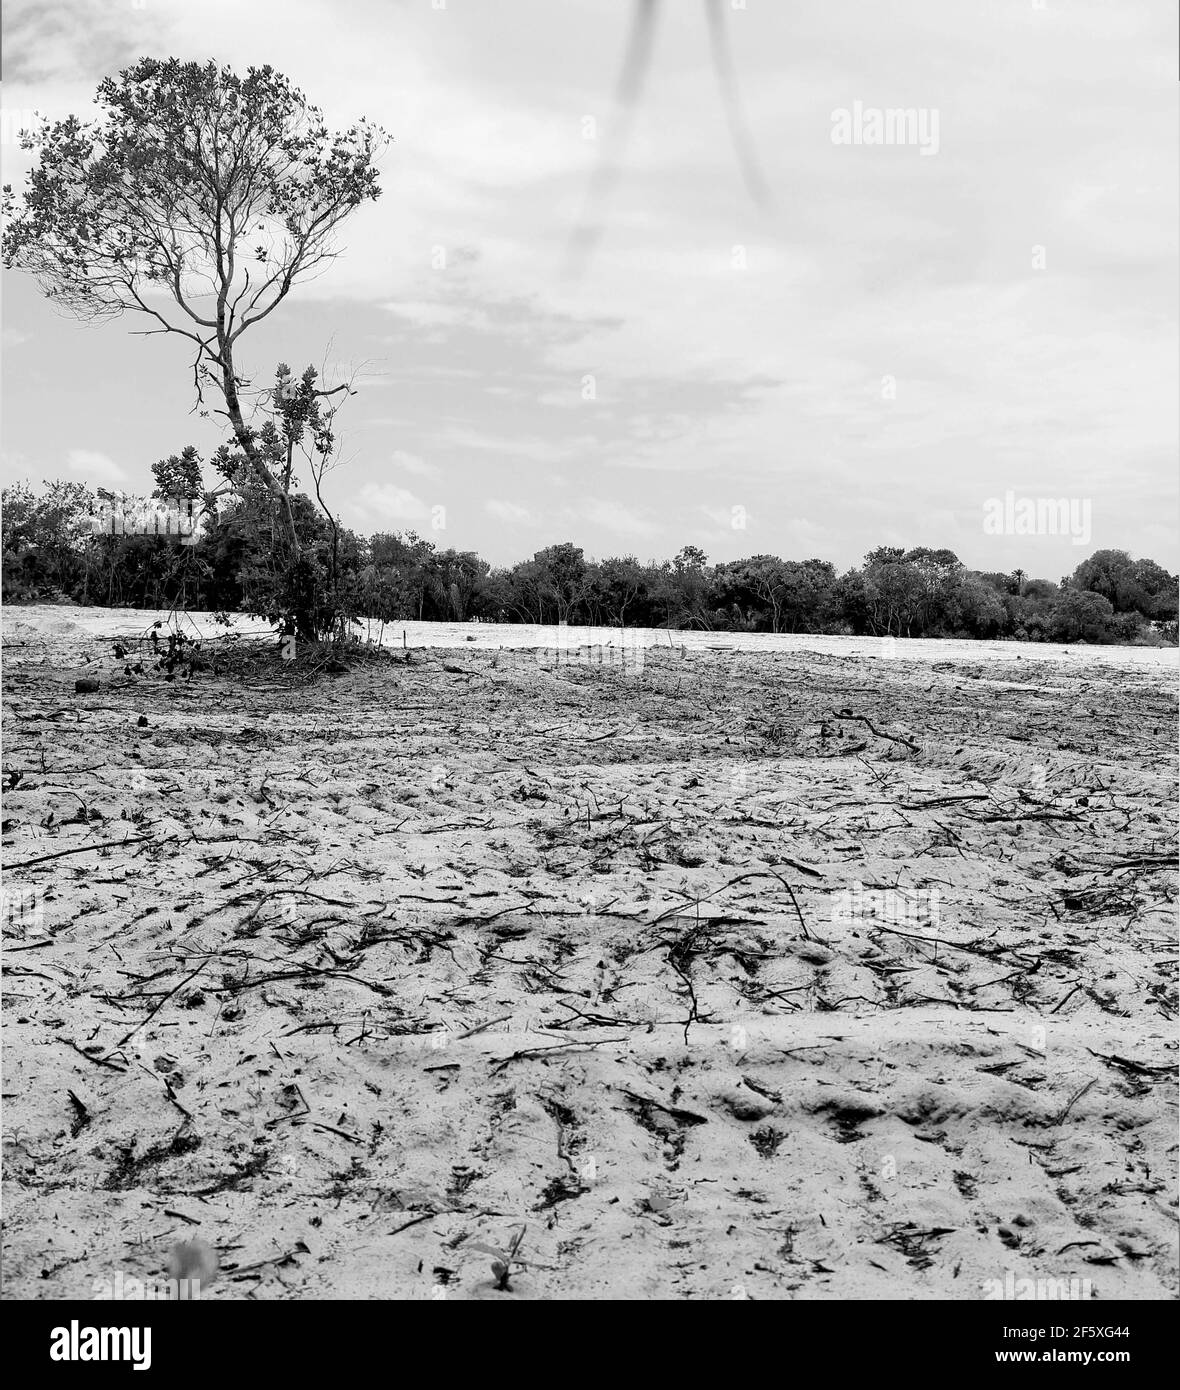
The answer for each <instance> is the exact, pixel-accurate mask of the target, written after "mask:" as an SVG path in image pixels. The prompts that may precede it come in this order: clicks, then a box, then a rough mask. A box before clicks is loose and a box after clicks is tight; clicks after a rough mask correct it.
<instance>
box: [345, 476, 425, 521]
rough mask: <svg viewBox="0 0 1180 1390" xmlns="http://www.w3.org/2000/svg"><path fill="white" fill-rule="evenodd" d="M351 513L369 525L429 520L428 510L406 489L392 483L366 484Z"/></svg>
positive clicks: (419, 499)
mask: <svg viewBox="0 0 1180 1390" xmlns="http://www.w3.org/2000/svg"><path fill="white" fill-rule="evenodd" d="M353 511H354V512H356V513H357V514H358V515H359V516H360V517H362V518H364V519H366V520H368V521H369V522H370V523H371V522H372V521H373V520H374V519H378V518H379V519H380V520H381V521H385V522H417V521H427V520H429V518H430V508H429V507H428V506H427V505H426V503H425V502H423V501H422V499H421V498H420V497H416V496H415V495H414V493H412V492H411V491H410V490H409V489H408V488H404V487H397V486H396V485H395V484H393V483H366V484H365V486H364V487H363V488H361V489H360V492H359V493H358V494H357V499H356V502H355V503H354V504H353Z"/></svg>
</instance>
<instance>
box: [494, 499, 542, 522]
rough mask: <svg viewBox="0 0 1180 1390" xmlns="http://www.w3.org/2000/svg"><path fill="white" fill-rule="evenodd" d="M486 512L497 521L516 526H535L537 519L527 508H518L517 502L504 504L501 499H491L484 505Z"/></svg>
mask: <svg viewBox="0 0 1180 1390" xmlns="http://www.w3.org/2000/svg"><path fill="white" fill-rule="evenodd" d="M484 510H485V511H486V512H487V513H488V515H489V516H494V517H495V518H496V520H497V521H507V522H511V523H512V524H513V525H516V526H535V525H536V524H537V522H536V518H535V517H534V516H533V514H532V512H530V511H529V509H528V508H527V507H521V506H518V505H517V503H515V502H502V501H500V499H499V498H496V497H491V498H489V499H488V501H487V502H486V503H485V504H484Z"/></svg>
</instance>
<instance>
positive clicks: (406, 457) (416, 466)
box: [389, 449, 438, 478]
mask: <svg viewBox="0 0 1180 1390" xmlns="http://www.w3.org/2000/svg"><path fill="white" fill-rule="evenodd" d="M389 462H390V465H391V466H392V467H393V468H394V469H396V470H397V471H398V472H399V473H412V474H413V475H414V476H415V477H416V478H437V477H438V469H437V468H436V467H435V466H434V464H433V463H427V462H426V460H425V459H424V458H421V457H420V456H419V455H418V454H408V453H406V451H405V450H404V449H395V450H394V451H393V453H392V454H390V456H389Z"/></svg>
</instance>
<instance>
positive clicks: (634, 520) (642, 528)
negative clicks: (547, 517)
mask: <svg viewBox="0 0 1180 1390" xmlns="http://www.w3.org/2000/svg"><path fill="white" fill-rule="evenodd" d="M578 515H579V516H581V517H583V518H584V519H585V520H586V521H589V522H592V523H593V524H594V525H595V526H601V527H602V528H603V530H605V531H613V532H614V533H615V534H616V535H619V536H658V535H659V534H660V533H661V531H662V530H663V527H662V526H658V525H657V524H656V523H655V522H654V521H648V520H646V519H645V518H643V517H641V516H638V515H637V514H636V513H635V512H633V511H631V510H630V509H629V508H627V507H624V506H622V504H621V503H618V502H604V501H602V500H601V499H599V498H587V499H586V501H585V502H584V503H583V504H582V506H581V507H580V508H579V509H578Z"/></svg>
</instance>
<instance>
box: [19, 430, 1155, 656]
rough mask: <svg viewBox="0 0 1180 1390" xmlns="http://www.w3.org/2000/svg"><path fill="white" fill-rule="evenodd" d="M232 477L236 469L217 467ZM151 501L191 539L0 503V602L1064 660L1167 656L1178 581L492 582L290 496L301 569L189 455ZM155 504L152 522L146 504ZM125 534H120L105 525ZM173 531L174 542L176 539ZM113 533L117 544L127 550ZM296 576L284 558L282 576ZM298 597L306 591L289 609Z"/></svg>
mask: <svg viewBox="0 0 1180 1390" xmlns="http://www.w3.org/2000/svg"><path fill="white" fill-rule="evenodd" d="M213 462H214V465H215V467H216V468H217V469H218V471H219V472H220V473H221V474H222V475H223V476H233V475H234V473H235V469H237V468H239V467H240V460H239V461H235V459H234V456H233V453H232V451H229V450H223V451H221V452H220V453H219V454H218V455H215V456H214V460H213ZM154 473H155V478H156V482H157V487H156V490H155V492H154V494H153V496H154V497H155V498H157V499H167V498H174V497H195V498H199V499H200V498H203V499H204V510H203V511H202V507H201V504H200V503H198V505H197V516H196V520H195V522H193V523H191V527H192V533H191V535H189V536H187V537H184V538H183V540H178V539H177V537H176V536H175V534H173V535H167V536H165V535H162V534H136V533H135V532H136V529H137V528H138V529H139V530H140V531H142V529H143V527H144V525H145V513H144V507H145V505H146V507H147V509H148V510H147V513H146V515H147V517H148V518H149V519H148V520H147V522H146V524H147V525H148V527H149V528H150V529H152V530H156V529H158V530H161V531H162V530H163V529H164V523H163V522H159V523H157V522H156V521H154V520H151V519H150V517H151V511H150V509H151V507H152V506H153V504H152V503H150V502H148V503H146V504H145V503H144V501H143V500H140V501H138V502H137V501H136V500H135V499H129V498H126V499H119V498H115V497H114V496H112V494H110V493H107V492H104V491H103V490H102V489H99V490H98V493H97V495H96V494H94V493H92V492H91V491H90V490H89V489H88V488H86V487H85V486H84V485H83V484H81V483H78V482H54V483H47V484H46V485H45V488H44V490H42V491H39V492H34V491H33V490H32V489H30V488H28V487H27V486H24V485H17V486H14V487H11V488H7V489H5V490H4V493H3V586H4V598H5V600H6V601H7V602H27V601H38V600H40V601H46V600H49V601H57V602H63V601H68V602H76V603H87V604H105V605H110V606H130V607H137V608H172V607H180V608H188V609H192V610H211V611H219V612H232V611H244V612H249V613H255V614H260V615H262V616H264V617H268V618H271V619H273V620H275V621H276V622H280V623H287V624H288V625H289V624H290V614H291V612H292V609H293V608H294V607H296V606H298V607H301V608H302V609H304V610H305V611H309V612H311V613H312V614H314V619H315V625H316V629H317V630H318V631H319V632H321V633H324V634H327V633H333V632H335V633H337V634H343V633H344V632H347V631H349V630H350V623H351V621H352V620H353V619H356V618H362V619H369V618H371V619H376V620H378V621H379V622H387V623H392V622H396V621H398V620H399V619H407V618H418V619H427V620H430V619H437V620H444V621H445V620H450V621H463V620H466V619H471V618H478V619H483V620H484V621H500V622H525V623H541V624H551V623H560V622H569V623H575V624H577V623H589V624H603V625H610V626H620V625H622V626H627V627H635V626H642V627H672V628H685V627H696V628H706V629H715V630H729V631H737V632H830V633H855V634H871V635H881V636H884V635H887V634H891V635H893V636H898V637H938V636H954V637H975V638H989V637H990V638H994V637H1011V638H1016V639H1019V640H1029V641H1056V642H1078V641H1085V642H1133V643H1144V642H1152V643H1158V642H1175V641H1176V632H1177V623H1176V620H1177V589H1178V586H1177V578H1176V576H1175V575H1172V574H1169V573H1168V572H1167V571H1166V570H1165V569H1163V568H1162V567H1161V566H1160V565H1158V564H1156V563H1155V561H1153V560H1146V559H1143V560H1133V559H1132V558H1131V557H1130V556H1129V555H1128V554H1127V553H1126V552H1125V551H1121V550H1099V551H1097V552H1096V553H1095V554H1094V555H1092V556H1091V557H1090V558H1089V559H1087V560H1083V561H1082V563H1081V564H1079V565H1078V567H1077V568H1076V570H1075V571H1074V572H1073V574H1072V575H1069V576H1067V577H1065V578H1063V579H1062V580H1061V581H1060V582H1059V583H1054V582H1052V581H1051V580H1047V579H1031V578H1028V577H1027V576H1026V575H1025V574H1024V573H1022V572H1021V571H1019V570H1018V571H1016V572H1015V573H1013V574H1000V573H980V572H978V571H974V570H969V569H967V568H966V567H965V566H964V565H963V564H962V563H961V562H960V561H959V560H958V558H957V557H956V556H955V555H954V554H953V553H952V552H951V551H949V550H930V549H927V548H926V547H918V548H916V549H912V550H901V549H896V548H890V547H886V546H881V547H878V548H877V549H876V550H874V551H872V552H871V553H870V554H868V555H867V556H866V557H865V560H864V563H863V564H862V565H860V566H859V567H856V568H853V569H850V570H848V571H847V572H846V573H844V574H838V573H837V572H836V570H835V568H834V566H833V565H831V564H830V563H829V562H828V561H826V560H815V559H810V560H784V559H780V558H779V557H778V556H777V555H753V556H750V557H749V558H748V559H744V560H731V561H728V562H726V563H722V564H715V565H710V564H709V563H708V559H707V557H706V555H705V554H704V552H703V551H701V550H699V549H698V548H696V547H695V546H691V545H690V546H685V547H684V549H682V550H681V551H680V553H679V554H678V555H677V556H676V557H675V559H673V560H670V561H668V560H665V561H663V562H655V561H651V562H647V563H643V562H641V561H639V560H638V559H636V558H635V557H634V556H632V555H623V556H612V557H609V558H606V559H602V560H591V559H587V558H586V556H585V554H584V553H583V551H582V549H581V548H580V547H578V546H575V545H573V544H571V543H569V542H563V543H561V544H558V545H551V546H547V547H546V548H545V549H543V550H538V551H537V552H536V554H535V555H534V556H533V557H532V558H531V559H529V560H523V561H521V562H520V563H518V564H516V565H513V566H512V567H510V568H503V569H493V568H492V567H491V566H490V565H489V564H488V562H487V561H486V560H482V559H481V558H480V557H479V556H478V555H477V554H475V553H474V552H473V551H457V550H453V549H442V548H440V547H439V546H437V545H435V544H434V543H433V542H431V541H429V540H425V539H423V538H422V537H420V536H417V535H415V534H414V533H413V532H408V533H403V534H398V535H391V534H377V535H374V536H371V537H369V538H367V539H366V538H364V537H361V536H358V535H356V534H355V533H354V532H353V531H351V530H349V529H348V528H346V527H344V526H343V525H341V524H340V523H339V522H338V521H337V520H336V519H335V518H334V517H333V516H332V515H331V513H330V512H329V510H328V509H327V508H326V507H324V506H323V505H322V503H321V504H320V505H319V506H317V504H316V502H314V501H313V500H312V499H311V498H309V497H308V496H306V495H305V494H303V493H299V492H293V493H292V496H291V507H292V514H293V518H294V523H295V526H296V527H297V529H298V533H299V540H300V550H299V555H298V559H297V562H296V563H295V564H294V565H293V564H291V563H290V556H289V554H288V553H287V550H286V547H285V544H284V536H285V532H284V518H283V516H282V515H281V514H280V508H281V507H282V506H283V505H284V504H283V502H282V501H281V500H280V499H276V498H275V497H274V496H273V494H271V493H270V492H269V491H268V490H267V489H266V488H265V487H264V486H263V485H262V484H257V485H254V486H251V485H250V482H249V480H248V479H246V480H243V479H242V478H241V477H240V476H239V477H238V481H237V485H236V488H235V489H234V490H233V491H230V492H228V493H227V492H226V491H224V490H223V491H221V495H220V496H215V495H214V493H212V492H207V491H206V490H205V488H204V484H203V478H202V463H201V460H200V458H199V457H198V455H197V453H196V450H195V449H193V448H191V447H190V448H188V449H185V450H184V452H183V453H181V454H179V455H174V456H173V457H171V458H169V459H164V460H161V461H160V462H159V463H157V464H156V465H155V468H154ZM154 505H160V504H158V503H157V504H154ZM112 516H115V517H119V516H121V517H122V521H121V522H119V523H116V524H115V525H114V528H113V530H114V532H115V533H114V534H112V524H111V518H112ZM173 530H175V527H173ZM119 532H122V534H120V533H119ZM283 557H285V558H283ZM296 589H297V590H298V592H295V590H296Z"/></svg>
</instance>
